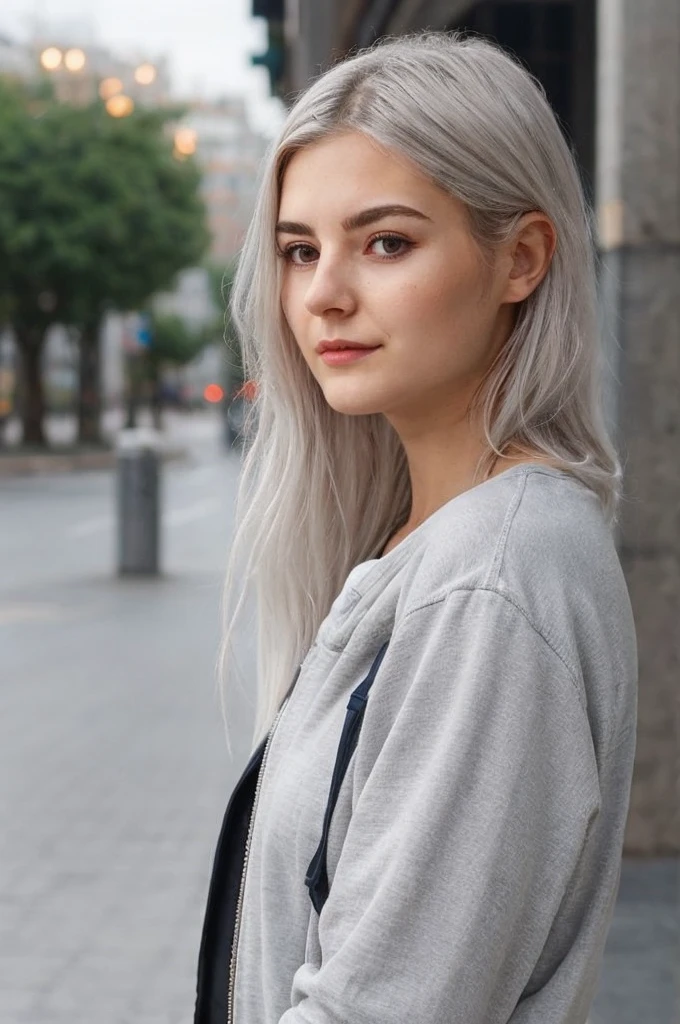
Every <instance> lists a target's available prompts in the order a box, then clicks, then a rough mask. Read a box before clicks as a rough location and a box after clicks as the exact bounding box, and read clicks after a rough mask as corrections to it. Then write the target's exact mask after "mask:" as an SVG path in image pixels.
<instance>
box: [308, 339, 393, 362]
mask: <svg viewBox="0 0 680 1024" xmlns="http://www.w3.org/2000/svg"><path fill="white" fill-rule="evenodd" d="M381 347H382V346H381V345H361V344H359V343H358V342H352V341H342V340H338V341H322V342H320V343H319V344H318V345H317V346H316V351H317V352H318V354H319V356H320V357H321V359H323V361H324V363H326V365H327V366H345V365H346V364H347V363H355V362H357V360H359V359H365V358H366V357H367V356H369V355H370V354H371V353H372V352H376V351H377V350H378V349H379V348H381Z"/></svg>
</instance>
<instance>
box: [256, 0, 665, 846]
mask: <svg viewBox="0 0 680 1024" xmlns="http://www.w3.org/2000/svg"><path fill="white" fill-rule="evenodd" d="M253 13H254V14H256V15H258V14H259V15H260V16H262V17H266V18H267V19H268V20H269V22H270V33H269V37H270V49H271V48H272V43H274V44H275V42H276V40H277V39H282V40H283V43H282V55H281V54H279V55H278V59H277V55H276V53H270V54H268V55H263V56H262V58H261V60H262V62H265V63H266V62H267V61H268V66H270V68H274V69H278V77H277V78H276V80H275V83H274V85H275V88H276V91H277V92H278V93H279V94H281V95H283V96H288V97H291V98H292V97H293V96H294V95H295V93H296V92H297V91H298V90H300V89H302V88H304V86H305V85H306V84H307V83H308V81H309V80H310V78H312V77H314V75H316V74H318V73H319V71H320V70H322V69H323V68H325V67H327V66H329V64H331V63H332V62H333V61H334V60H336V59H338V58H340V57H342V56H343V55H345V54H346V53H348V52H349V51H350V50H352V49H354V48H357V47H363V46H367V45H370V44H371V43H373V42H374V41H375V40H376V39H378V38H380V37H383V36H385V35H399V34H402V33H405V32H412V31H419V30H422V29H426V28H430V29H438V30H453V29H463V30H470V31H473V32H477V33H482V34H484V35H488V36H490V37H492V38H493V39H495V40H496V41H497V42H499V43H500V44H501V45H502V46H505V47H507V48H508V49H509V50H511V51H512V52H514V53H515V54H516V55H517V56H518V57H519V58H520V59H521V60H522V61H524V63H525V64H526V65H527V66H528V68H529V69H530V70H531V71H532V72H533V73H534V74H535V75H536V76H537V77H538V78H539V79H540V81H541V82H542V83H543V85H544V87H545V89H546V92H547V94H548V97H549V98H550V100H551V102H552V104H553V106H554V108H555V110H556V111H557V113H558V115H559V117H560V120H561V122H562V125H563V127H564V130H565V132H566V134H567V136H568V137H569V139H570V141H571V142H572V144H573V148H574V150H575V153H576V156H577V159H578V162H579V166H580V169H581V174H582V178H583V182H584V186H585V189H586V192H587V194H588V196H589V198H590V200H591V202H592V204H593V206H594V209H595V213H596V219H597V224H598V246H599V251H600V302H601V312H602V324H603V330H604V336H605V339H606V343H607V349H608V364H609V366H610V369H611V380H610V389H609V393H610V408H609V410H608V412H609V415H610V421H611V422H612V425H613V427H614V430H615V433H616V436H617V438H618V442H619V448H620V451H621V454H622V458H623V465H624V489H625V498H624V501H623V503H622V508H621V513H620V522H619V528H618V542H619V551H620V556H621V560H622V564H623V566H624V570H625V573H626V578H627V582H628V587H629V590H630V595H631V600H632V603H633V610H634V614H635V618H636V623H637V631H638V646H639V662H640V689H639V731H638V750H637V762H636V770H635V777H634V781H633V791H632V799H631V813H630V817H629V823H628V832H627V837H626V849H627V851H628V853H630V854H641V855H677V854H678V853H680V469H679V468H678V467H679V466H680V398H679V395H680V333H679V329H678V324H679V323H680V59H679V56H678V55H679V54H680V4H679V3H678V0H647V2H645V3H644V4H641V3H640V2H639V0H342V2H340V0H254V3H253Z"/></svg>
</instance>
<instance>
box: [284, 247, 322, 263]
mask: <svg viewBox="0 0 680 1024" xmlns="http://www.w3.org/2000/svg"><path fill="white" fill-rule="evenodd" d="M283 255H284V257H285V259H287V260H288V261H289V263H293V264H295V266H297V267H302V266H306V265H307V264H309V263H314V261H315V260H316V259H318V256H319V254H318V252H317V250H316V249H315V248H314V246H313V245H308V244H306V243H305V242H294V243H293V244H292V245H288V246H286V248H285V249H284V250H283Z"/></svg>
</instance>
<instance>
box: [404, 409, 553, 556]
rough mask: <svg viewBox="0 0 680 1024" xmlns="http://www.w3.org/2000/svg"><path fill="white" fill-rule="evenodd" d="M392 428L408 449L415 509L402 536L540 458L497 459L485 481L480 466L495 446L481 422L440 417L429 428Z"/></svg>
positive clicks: (462, 417) (521, 455)
mask: <svg viewBox="0 0 680 1024" xmlns="http://www.w3.org/2000/svg"><path fill="white" fill-rule="evenodd" d="M392 425H393V426H394V428H395V430H396V432H397V434H398V435H399V438H400V440H401V442H402V444H403V446H404V451H405V452H406V459H407V462H408V468H409V476H410V480H411V510H410V513H409V517H408V521H407V522H406V523H405V524H404V526H403V527H402V528H401V530H400V531H399V534H400V536H402V537H403V536H406V534H407V533H410V531H411V530H414V529H415V528H416V527H417V526H419V525H420V524H421V523H422V522H424V521H425V520H426V519H427V518H428V517H429V516H431V515H432V513H433V512H436V511H437V509H439V508H441V507H442V505H445V504H446V503H447V502H449V501H451V500H452V499H453V498H455V497H457V496H458V495H459V494H462V493H463V492H464V491H467V490H469V489H470V488H471V487H474V486H475V485H476V484H478V483H481V481H482V479H489V478H491V477H494V476H497V475H498V474H499V473H502V472H503V471H504V470H506V469H509V468H510V467H511V466H513V465H517V464H519V463H522V462H530V461H535V458H536V456H535V455H534V456H532V455H531V454H529V453H522V452H519V451H517V450H514V451H510V452H508V453H507V454H504V455H502V456H495V461H494V463H493V465H492V467H491V470H490V471H489V472H488V473H486V474H485V475H484V477H480V476H479V474H478V470H479V462H480V459H481V458H482V456H483V455H484V454H485V453H487V452H488V451H489V446H488V443H487V442H486V439H485V437H484V432H483V430H482V426H481V422H480V420H479V419H477V420H471V419H470V418H469V417H468V416H467V415H459V416H456V415H455V414H450V415H449V417H448V418H443V417H442V416H441V415H440V414H438V415H437V417H433V418H432V420H430V422H429V423H428V422H426V421H425V420H420V422H418V423H415V422H414V421H413V420H411V421H410V423H408V424H406V423H403V422H402V423H397V422H393V424H392Z"/></svg>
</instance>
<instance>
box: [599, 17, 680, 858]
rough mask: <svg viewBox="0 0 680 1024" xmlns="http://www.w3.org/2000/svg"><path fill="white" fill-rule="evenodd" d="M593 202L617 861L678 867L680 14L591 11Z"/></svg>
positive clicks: (679, 794) (679, 754)
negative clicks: (622, 800) (614, 405)
mask: <svg viewBox="0 0 680 1024" xmlns="http://www.w3.org/2000/svg"><path fill="white" fill-rule="evenodd" d="M597 92H598V109H597V172H596V200H597V212H598V222H599V233H600V243H601V246H602V250H603V267H602V286H603V287H602V293H603V302H604V313H605V326H606V330H607V334H608V335H609V337H610V339H613V341H614V345H613V347H612V351H613V352H614V353H615V354H616V357H617V364H618V365H616V366H615V367H614V369H615V372H616V374H617V377H618V380H619V384H620V387H619V393H618V410H617V422H618V431H619V439H620V444H621V449H622V452H623V457H624V469H625V492H626V496H625V500H624V502H623V506H622V509H621V515H620V532H619V540H620V552H621V558H622V562H623V566H624V571H625V573H626V578H627V581H628V586H629V589H630V594H631V599H632V603H633V611H634V614H635V617H636V621H637V631H638V646H639V658H640V690H639V730H638V751H637V763H636V770H635V778H634V782H633V791H632V800H631V813H630V819H629V824H628V832H627V836H626V849H627V852H628V853H631V854H643V855H650V856H651V855H665V854H678V853H680V778H679V771H678V769H679V767H680V729H679V725H680V703H679V702H680V422H679V421H680V3H679V2H678V0H645V2H644V3H640V0H598V68H597Z"/></svg>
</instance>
